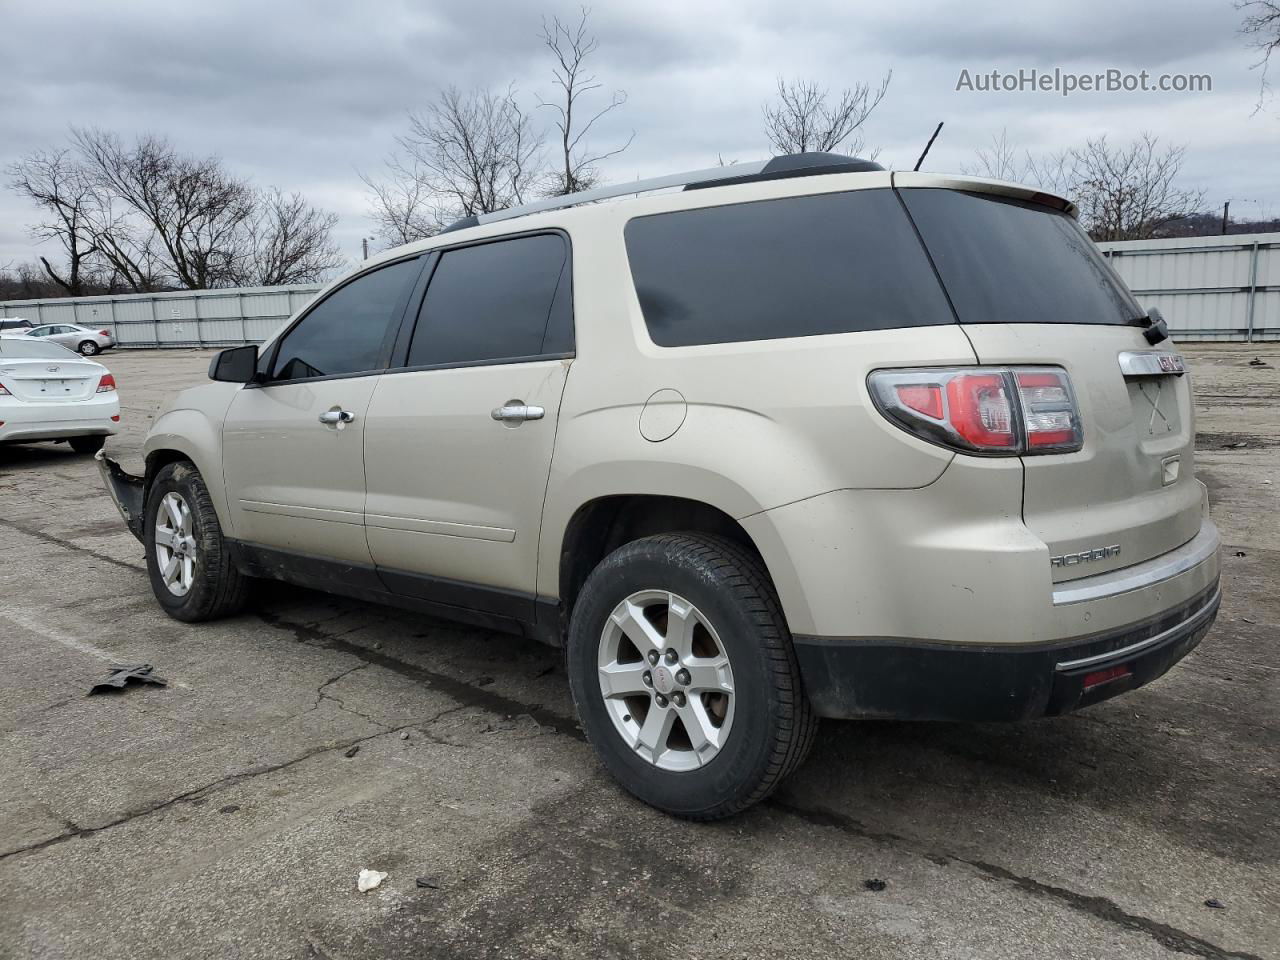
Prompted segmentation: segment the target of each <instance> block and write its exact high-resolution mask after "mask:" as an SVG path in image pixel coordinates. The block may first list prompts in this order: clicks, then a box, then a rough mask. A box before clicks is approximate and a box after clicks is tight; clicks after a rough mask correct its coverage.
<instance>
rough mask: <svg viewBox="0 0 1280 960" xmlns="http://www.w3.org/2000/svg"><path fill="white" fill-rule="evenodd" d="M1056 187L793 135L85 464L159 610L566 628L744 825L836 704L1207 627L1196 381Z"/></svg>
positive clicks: (348, 328) (615, 720)
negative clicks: (793, 146) (787, 153)
mask: <svg viewBox="0 0 1280 960" xmlns="http://www.w3.org/2000/svg"><path fill="white" fill-rule="evenodd" d="M624 195H625V198H624ZM611 199H612V200H613V201H614V202H595V201H603V200H611ZM1074 213H1075V211H1074V208H1073V207H1072V205H1071V204H1070V203H1068V202H1067V201H1065V200H1062V199H1060V198H1058V197H1054V196H1049V195H1047V194H1044V193H1040V192H1036V191H1035V190H1031V189H1027V188H1024V187H1019V186H1015V185H1013V184H1008V183H998V182H993V181H986V180H974V179H963V178H954V177H941V176H933V175H925V174H918V173H898V172H888V171H885V170H883V169H881V168H880V167H879V166H877V165H876V164H873V163H868V162H865V161H859V160H853V159H850V158H848V157H836V156H832V155H825V154H802V155H798V156H791V157H779V158H774V159H773V160H771V161H767V162H763V163H758V164H752V165H746V166H735V167H732V168H719V169H716V170H712V171H703V172H701V173H697V174H689V175H685V176H672V177H665V178H661V179H658V180H654V181H648V182H643V183H629V184H624V185H622V186H621V187H617V188H603V189H601V190H596V191H592V192H590V193H586V194H579V195H576V196H570V197H557V198H554V199H551V200H546V201H542V202H540V203H535V204H532V205H530V206H526V207H521V208H518V209H513V210H506V211H500V212H498V213H493V214H487V215H483V216H480V217H478V218H475V217H471V218H468V219H467V220H466V221H463V222H459V223H458V224H455V225H454V227H451V228H450V229H449V230H448V231H446V232H444V233H442V234H440V235H439V236H436V237H432V238H431V239H429V240H425V241H422V242H419V243H414V244H410V245H408V246H404V247H399V248H396V249H394V250H390V251H388V252H387V253H385V254H383V255H382V256H381V257H379V258H378V259H377V260H371V261H368V262H365V263H362V264H361V265H360V267H359V269H358V270H357V271H355V272H354V273H352V274H351V275H349V276H346V277H344V278H343V279H341V280H339V281H337V282H335V283H333V284H331V285H330V286H329V287H328V288H326V289H325V290H324V291H322V293H321V294H320V295H319V296H317V297H316V299H315V300H314V301H313V302H312V303H311V304H309V305H308V306H307V307H306V308H305V309H303V310H302V311H301V312H300V313H299V314H298V315H297V316H295V317H293V318H292V319H290V320H289V322H288V323H286V324H285V326H284V327H283V329H282V330H281V331H280V332H279V333H278V334H277V335H276V336H275V337H273V338H272V339H271V340H269V341H268V342H267V343H265V344H263V345H262V346H261V347H257V346H245V347H236V348H233V349H230V350H226V351H223V352H222V353H221V354H219V355H218V356H217V357H216V358H215V359H214V361H213V363H212V365H211V368H210V377H211V378H212V380H213V381H215V382H213V383H210V384H207V385H204V386H199V387H195V388H192V389H189V390H185V391H183V392H182V393H181V394H179V395H178V396H177V397H176V398H174V400H173V401H172V402H170V403H169V405H168V406H167V407H166V408H165V409H164V410H163V411H162V412H161V414H160V415H159V416H158V417H157V419H156V421H155V424H154V426H153V427H152V429H151V432H150V435H149V436H148V438H147V441H146V448H145V450H146V475H145V476H144V477H131V476H129V475H127V474H125V473H124V472H123V471H122V470H121V469H120V468H119V467H118V466H117V465H116V464H114V463H113V462H111V461H110V460H106V459H103V460H102V468H103V471H104V474H105V475H106V477H107V480H108V484H109V487H110V488H111V490H112V492H113V495H114V496H115V498H116V500H117V503H118V504H119V505H120V507H121V512H122V514H123V515H124V517H125V519H126V521H127V523H128V524H129V527H130V529H131V530H132V531H133V532H134V533H135V534H136V535H137V536H138V537H139V538H140V539H141V540H142V541H143V543H144V544H145V547H146V554H147V560H148V567H149V570H150V576H151V582H152V586H153V588H154V590H155V595H156V598H157V599H158V600H159V602H160V604H161V606H163V607H164V609H165V610H166V611H167V612H168V613H169V614H171V615H172V616H174V617H177V618H178V619H181V620H189V621H197V620H208V619H211V618H214V617H220V616H225V615H227V614H230V613H232V612H234V611H235V610H237V609H238V608H239V607H240V605H241V604H242V602H243V601H244V598H245V596H246V588H247V586H248V584H249V583H250V582H251V580H252V578H266V577H271V578H278V579H281V580H289V581H293V582H295V583H299V584H303V585H306V586H309V587H314V588H316V589H319V590H325V591H330V592H333V593H340V594H347V595H351V596H355V597H359V598H363V599H367V600H372V601H377V602H382V603H392V604H398V605H401V606H405V607H410V608H412V609H416V610H420V611H422V612H424V613H429V614H433V615H441V616H446V617H452V618H456V619H460V620H465V621H469V622H471V623H475V624H478V625H480V626H483V627H486V628H493V629H500V630H508V631H514V632H517V633H521V634H525V635H527V636H529V637H533V638H535V639H538V640H541V641H542V642H544V643H548V644H551V645H553V646H563V647H565V648H566V659H567V668H568V673H569V678H570V683H571V687H572V692H573V698H574V701H575V703H576V705H577V709H578V714H579V717H580V719H581V722H582V726H583V728H584V730H585V731H586V733H587V735H588V737H589V738H590V740H591V742H592V743H593V744H594V745H595V747H596V749H597V750H598V751H599V754H600V756H601V758H602V759H603V761H604V763H605V765H606V766H607V767H608V768H609V770H610V771H611V772H612V773H613V774H614V775H615V776H616V777H617V779H618V780H619V781H620V782H621V783H622V785H623V786H624V787H625V788H626V789H628V790H629V791H631V792H632V793H634V794H635V795H636V796H638V797H640V798H642V799H643V800H645V801H647V802H648V803H651V804H653V805H654V806H657V807H659V808H661V809H663V810H666V811H669V812H671V813H673V814H677V815H680V816H684V817H692V818H700V819H710V818H714V817H721V816H726V815H729V814H732V813H734V812H735V811H739V810H741V809H743V808H744V807H746V806H748V805H750V804H752V803H754V802H756V801H758V800H760V799H761V798H762V797H764V796H766V795H767V794H768V793H769V792H770V791H771V790H772V789H773V788H774V787H775V786H777V784H778V783H779V782H780V781H781V780H782V778H784V777H785V776H787V775H788V774H789V773H790V772H791V771H792V770H794V769H795V768H796V767H797V766H798V765H799V764H800V763H801V761H802V760H803V759H804V756H805V753H806V751H807V750H808V748H809V745H810V743H811V741H812V738H813V734H814V731H815V727H816V719H817V718H818V717H885V718H893V719H942V720H962V721H963V720H1021V719H1027V718H1032V717H1042V716H1046V715H1054V714H1061V713H1064V712H1067V711H1070V710H1075V709H1077V708H1080V707H1083V706H1086V705H1088V704H1092V703H1096V702H1098V701H1099V700H1103V699H1105V698H1107V697H1110V696H1113V695H1115V694H1117V693H1121V692H1123V691H1126V690H1131V689H1133V688H1135V687H1137V686H1140V685H1142V684H1144V683H1147V682H1149V681H1151V680H1153V679H1155V678H1156V677H1159V676H1160V675H1161V674H1163V673H1164V672H1165V671H1166V670H1168V669H1169V668H1170V667H1171V666H1172V665H1173V664H1174V663H1175V662H1177V661H1178V660H1179V659H1180V658H1181V657H1183V656H1184V655H1185V654H1186V653H1187V652H1188V651H1189V650H1191V649H1192V648H1193V647H1195V645H1196V644H1197V643H1198V642H1199V641H1200V639H1201V637H1203V636H1204V634H1205V632H1206V631H1207V630H1208V628H1209V626H1210V624H1211V623H1212V622H1213V619H1214V616H1215V614H1216V612H1217V609H1218V603H1219V596H1220V595H1219V587H1218V534H1217V532H1216V530H1215V528H1214V526H1213V524H1212V523H1211V522H1210V521H1209V518H1208V514H1207V509H1206V504H1207V500H1206V494H1205V488H1204V486H1203V485H1202V484H1201V483H1199V482H1198V481H1197V480H1196V479H1195V476H1194V474H1193V468H1192V439H1193V424H1192V402H1191V390H1190V384H1189V378H1188V376H1187V373H1186V370H1185V369H1184V366H1183V361H1182V358H1181V357H1180V356H1179V355H1178V354H1177V353H1176V352H1174V351H1173V349H1172V347H1171V344H1170V342H1169V340H1168V339H1167V333H1166V330H1165V327H1164V323H1163V321H1161V320H1160V319H1159V318H1158V316H1154V315H1149V314H1148V313H1147V312H1145V311H1144V310H1143V309H1142V308H1140V307H1139V306H1138V304H1137V303H1135V302H1134V299H1133V297H1132V295H1131V294H1130V293H1129V292H1128V290H1126V289H1125V287H1124V285H1123V284H1122V283H1121V282H1120V280H1119V279H1118V278H1117V277H1116V275H1115V274H1114V273H1113V272H1112V270H1111V269H1110V268H1109V266H1108V265H1107V263H1106V261H1105V260H1103V258H1102V257H1101V256H1099V254H1098V252H1097V250H1096V249H1095V248H1094V246H1093V244H1092V243H1091V242H1090V241H1089V239H1088V237H1087V236H1086V235H1085V234H1084V232H1083V231H1082V230H1081V229H1080V227H1079V226H1078V225H1077V223H1076V220H1075V218H1074ZM1152 314H1154V311H1152Z"/></svg>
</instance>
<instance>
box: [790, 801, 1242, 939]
mask: <svg viewBox="0 0 1280 960" xmlns="http://www.w3.org/2000/svg"><path fill="white" fill-rule="evenodd" d="M765 804H766V805H767V806H770V807H773V808H774V809H775V810H778V811H781V812H782V813H785V814H788V815H790V816H793V817H796V818H797V819H800V820H803V821H804V822H805V823H809V824H812V825H813V826H819V827H832V828H834V829H836V830H839V831H840V832H842V833H846V834H849V835H851V836H855V837H859V838H861V839H864V840H870V841H872V842H874V843H880V844H886V845H893V846H898V847H904V848H906V849H908V850H910V851H911V852H913V853H916V854H919V855H920V856H923V857H924V858H925V859H927V860H929V861H931V862H933V863H936V864H938V865H939V866H947V865H949V864H952V863H957V864H961V865H962V866H966V867H968V868H970V869H971V870H975V871H977V872H978V873H980V874H981V875H983V876H984V877H987V878H988V879H991V880H995V881H999V882H1002V883H1009V884H1012V885H1014V886H1015V887H1017V888H1018V889H1019V890H1021V891H1023V892H1024V893H1028V894H1030V895H1032V896H1034V897H1038V898H1040V899H1043V900H1051V901H1054V902H1055V903H1059V904H1062V905H1063V906H1066V907H1068V908H1070V909H1072V910H1075V911H1077V912H1079V913H1084V914H1088V915H1089V916H1091V917H1094V918H1095V919H1098V920H1102V921H1104V922H1106V923H1110V924H1113V925H1115V926H1118V927H1123V928H1125V929H1128V930H1132V931H1135V932H1137V933H1143V934H1146V935H1147V936H1149V937H1151V939H1153V940H1155V941H1156V942H1157V943H1159V944H1160V945H1161V946H1162V947H1164V948H1166V949H1168V950H1173V951H1175V952H1177V953H1185V954H1189V955H1191V956H1195V957H1205V958H1206V960H1262V958H1261V957H1259V956H1258V955H1257V954H1253V953H1239V952H1234V951H1231V950H1227V949H1226V948H1224V947H1220V946H1218V945H1217V944H1215V943H1212V942H1210V941H1208V940H1205V939H1204V938H1203V937H1198V936H1196V935H1195V934H1193V933H1188V932H1187V931H1185V930H1179V929H1178V928H1177V927H1173V926H1170V925H1169V924H1167V923H1161V922H1160V921H1159V920H1152V919H1151V918H1149V917H1143V916H1140V915H1138V914H1134V913H1129V912H1128V911H1127V910H1125V909H1124V908H1123V907H1121V906H1120V905H1119V904H1118V903H1116V902H1115V901H1114V900H1111V899H1109V898H1107V897H1103V896H1095V895H1092V894H1087V893H1080V892H1078V891H1075V890H1071V889H1068V888H1067V887H1059V886H1055V885H1054V884H1049V883H1044V882H1043V881H1040V880H1036V879H1035V878H1033V877H1026V876H1022V875H1021V874H1018V873H1015V872H1013V871H1012V870H1009V869H1008V868H1006V867H1001V866H998V865H996V864H993V863H987V862H985V861H983V860H970V859H969V858H967V857H962V856H959V855H958V854H954V853H950V852H947V851H935V850H928V849H926V848H924V847H923V845H922V844H920V843H918V842H917V841H914V840H912V839H910V838H908V837H904V836H902V835H901V834H896V833H892V832H890V831H880V830H873V829H871V828H869V827H868V826H867V825H866V824H864V823H862V822H861V821H859V820H857V819H855V818H853V817H850V816H848V815H846V814H843V813H839V812H837V811H834V810H827V809H824V808H818V807H801V806H799V805H797V804H793V803H789V802H787V801H785V800H782V799H779V798H778V797H773V798H771V799H769V800H767V801H765Z"/></svg>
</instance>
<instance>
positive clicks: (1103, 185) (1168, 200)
mask: <svg viewBox="0 0 1280 960" xmlns="http://www.w3.org/2000/svg"><path fill="white" fill-rule="evenodd" d="M1185 151H1186V148H1185V147H1180V146H1169V147H1165V148H1164V149H1161V148H1160V146H1159V140H1158V138H1156V137H1154V136H1152V135H1151V134H1149V133H1144V134H1142V135H1141V136H1139V137H1138V138H1137V139H1136V140H1134V141H1133V142H1132V143H1130V144H1129V145H1128V146H1126V147H1112V146H1110V145H1109V144H1108V143H1107V138H1106V137H1105V136H1102V137H1099V138H1097V139H1096V140H1089V141H1086V143H1085V145H1084V147H1082V148H1078V149H1075V150H1071V151H1069V160H1068V166H1067V178H1068V182H1069V183H1070V184H1071V185H1072V190H1071V193H1072V197H1071V199H1072V200H1074V201H1075V203H1076V205H1077V206H1078V207H1079V208H1080V216H1081V219H1082V220H1083V221H1084V223H1085V226H1086V228H1087V229H1088V231H1089V235H1090V236H1091V237H1093V239H1094V240H1099V241H1102V240H1146V239H1149V238H1150V237H1153V236H1157V235H1158V233H1159V231H1160V230H1161V229H1162V228H1163V227H1166V226H1167V225H1168V224H1170V223H1172V222H1174V221H1177V220H1181V219H1182V218H1184V217H1187V216H1190V215H1191V214H1194V213H1195V212H1196V211H1198V210H1199V209H1200V207H1201V205H1202V204H1203V203H1204V192H1203V191H1201V190H1190V189H1186V188H1184V187H1181V186H1180V185H1179V184H1178V177H1179V174H1180V172H1181V170H1182V160H1183V155H1184V153H1185Z"/></svg>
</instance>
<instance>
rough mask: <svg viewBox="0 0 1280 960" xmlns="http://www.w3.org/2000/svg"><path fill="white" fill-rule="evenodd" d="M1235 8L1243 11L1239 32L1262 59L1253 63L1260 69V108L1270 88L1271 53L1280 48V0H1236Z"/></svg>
mask: <svg viewBox="0 0 1280 960" xmlns="http://www.w3.org/2000/svg"><path fill="white" fill-rule="evenodd" d="M1236 9H1237V10H1240V11H1242V12H1243V13H1244V22H1243V23H1242V24H1241V25H1240V32H1241V33H1243V34H1244V35H1245V36H1246V37H1247V38H1248V40H1249V45H1250V46H1252V47H1254V48H1255V49H1256V50H1259V51H1260V52H1261V54H1262V59H1260V60H1259V61H1258V62H1257V63H1255V64H1254V67H1260V68H1261V69H1262V74H1261V78H1260V80H1259V91H1258V107H1259V109H1260V108H1261V107H1262V102H1263V101H1264V100H1265V99H1266V97H1267V92H1268V90H1269V88H1270V83H1269V82H1268V80H1267V69H1268V68H1269V67H1270V66H1271V55H1272V54H1273V53H1275V52H1276V51H1277V50H1280V0H1236Z"/></svg>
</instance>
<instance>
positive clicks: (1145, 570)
mask: <svg viewBox="0 0 1280 960" xmlns="http://www.w3.org/2000/svg"><path fill="white" fill-rule="evenodd" d="M1221 542H1222V538H1221V537H1220V536H1219V535H1218V528H1217V527H1216V526H1214V524H1213V521H1212V520H1205V521H1203V522H1202V523H1201V524H1200V532H1199V533H1197V534H1196V535H1195V536H1194V537H1192V538H1191V539H1190V540H1189V541H1187V542H1186V543H1184V544H1183V545H1182V546H1180V547H1178V548H1177V549H1175V550H1170V551H1169V552H1168V553H1163V554H1161V555H1160V556H1158V557H1152V558H1151V559H1150V560H1144V561H1143V562H1142V563H1135V564H1134V565H1133V566H1131V567H1124V568H1122V569H1120V570H1112V571H1111V572H1109V573H1100V574H1097V575H1096V576H1092V577H1081V578H1080V579H1079V580H1068V581H1066V582H1065V583H1063V584H1061V585H1059V586H1056V587H1055V588H1054V591H1053V604H1054V606H1061V605H1062V604H1067V603H1086V602H1088V601H1090V600H1101V599H1103V598H1105V597H1114V596H1118V595H1119V594H1122V593H1129V592H1130V591H1133V590H1141V589H1143V588H1144V587H1149V586H1152V585H1153V584H1156V583H1159V582H1161V581H1162V580H1168V579H1170V578H1172V577H1176V576H1178V575H1179V574H1183V573H1186V572H1187V571H1188V570H1191V569H1194V568H1195V567H1198V566H1199V565H1200V564H1202V563H1204V562H1205V561H1206V560H1208V559H1209V558H1210V557H1212V556H1213V555H1214V554H1215V553H1216V552H1217V550H1218V546H1219V544H1220V543H1221Z"/></svg>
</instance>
